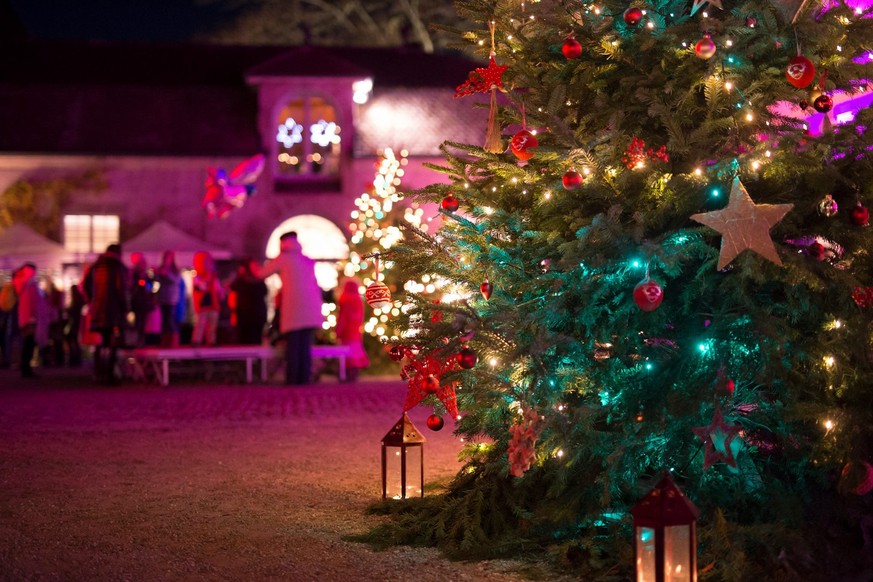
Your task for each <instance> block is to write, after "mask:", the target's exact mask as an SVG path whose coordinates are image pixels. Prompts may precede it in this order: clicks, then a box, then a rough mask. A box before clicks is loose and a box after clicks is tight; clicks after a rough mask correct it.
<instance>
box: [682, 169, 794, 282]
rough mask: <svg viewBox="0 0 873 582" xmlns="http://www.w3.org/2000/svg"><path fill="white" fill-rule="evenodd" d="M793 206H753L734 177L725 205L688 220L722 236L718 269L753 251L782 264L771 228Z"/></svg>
mask: <svg viewBox="0 0 873 582" xmlns="http://www.w3.org/2000/svg"><path fill="white" fill-rule="evenodd" d="M792 208H794V204H755V203H754V202H753V201H752V198H751V197H750V196H749V193H748V192H747V191H746V187H745V186H743V183H742V182H740V179H739V177H737V178H734V183H733V185H732V186H731V194H730V200H729V201H728V205H727V206H725V207H724V208H722V209H721V210H715V211H713V212H704V213H701V214H694V215H692V216H691V220H694V221H695V222H699V223H701V224H704V225H706V226H708V227H710V228H711V229H713V230H717V231H718V232H720V233H721V236H722V239H721V252H719V255H718V270H719V271H720V270H722V269H724V268H725V267H726V266H727V265H728V264H729V263H730V262H731V261H733V260H734V259H735V258H737V255H739V254H740V253H741V252H743V251H746V250H749V251H755V252H756V253H758V254H759V255H761V256H762V257H764V258H765V259H767V260H768V261H772V262H773V263H776V264H777V265H781V264H782V259H780V258H779V253H777V252H776V246H775V245H774V244H773V239H771V238H770V229H771V228H773V227H774V226H775V225H776V224H778V223H779V221H780V220H782V219H783V218H784V217H785V215H786V214H788V212H789V211H790V210H791V209H792Z"/></svg>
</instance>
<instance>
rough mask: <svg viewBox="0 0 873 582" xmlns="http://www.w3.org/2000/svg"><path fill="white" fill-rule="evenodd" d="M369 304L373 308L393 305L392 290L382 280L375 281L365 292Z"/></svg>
mask: <svg viewBox="0 0 873 582" xmlns="http://www.w3.org/2000/svg"><path fill="white" fill-rule="evenodd" d="M364 298H365V299H366V300H367V305H369V306H370V307H372V308H373V309H385V308H386V307H391V290H390V289H388V286H387V285H386V284H385V283H383V282H382V281H373V282H372V283H370V286H369V287H367V291H366V292H364Z"/></svg>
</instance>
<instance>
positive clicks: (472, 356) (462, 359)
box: [458, 346, 479, 370]
mask: <svg viewBox="0 0 873 582" xmlns="http://www.w3.org/2000/svg"><path fill="white" fill-rule="evenodd" d="M478 359H479V358H478V356H476V352H474V351H473V350H471V349H470V348H469V347H468V346H464V347H463V348H461V351H460V352H458V365H459V366H461V367H462V368H464V369H465V370H469V369H470V368H472V367H473V366H475V365H476V362H477V361H478Z"/></svg>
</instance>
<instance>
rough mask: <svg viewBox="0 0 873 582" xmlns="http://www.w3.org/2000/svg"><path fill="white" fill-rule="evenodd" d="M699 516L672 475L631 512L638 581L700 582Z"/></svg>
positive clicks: (662, 480) (666, 476) (662, 481)
mask: <svg viewBox="0 0 873 582" xmlns="http://www.w3.org/2000/svg"><path fill="white" fill-rule="evenodd" d="M698 513H699V512H698V510H697V508H696V507H695V506H694V504H693V503H691V501H689V500H688V498H687V497H685V494H684V493H682V491H681V490H680V489H679V488H678V487H677V486H676V484H675V483H673V480H672V479H670V476H669V475H665V476H664V478H663V479H661V481H660V482H659V483H658V484H657V485H655V487H654V489H652V490H651V491H649V492H648V493H647V494H646V496H645V497H643V499H642V501H640V502H639V503H638V504H637V505H636V506H635V507H634V508H633V509H631V514H632V515H633V517H634V554H635V556H636V572H637V576H636V581H637V582H697V533H696V531H695V524H696V523H697V514H698Z"/></svg>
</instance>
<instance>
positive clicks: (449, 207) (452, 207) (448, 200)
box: [440, 194, 460, 212]
mask: <svg viewBox="0 0 873 582" xmlns="http://www.w3.org/2000/svg"><path fill="white" fill-rule="evenodd" d="M440 206H442V207H443V210H445V211H446V212H455V211H456V210H457V209H458V206H460V204H459V203H458V199H457V198H455V195H454V194H449V195H448V196H446V197H445V198H443V201H442V203H441V204H440Z"/></svg>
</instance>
